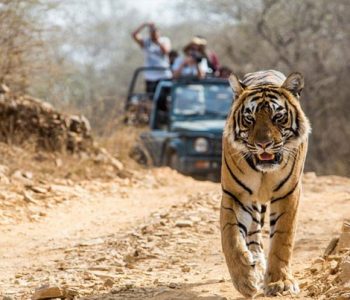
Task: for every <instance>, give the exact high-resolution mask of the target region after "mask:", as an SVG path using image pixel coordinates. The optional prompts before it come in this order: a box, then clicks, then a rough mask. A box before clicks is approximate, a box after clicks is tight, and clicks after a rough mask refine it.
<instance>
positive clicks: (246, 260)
mask: <svg viewBox="0 0 350 300" xmlns="http://www.w3.org/2000/svg"><path fill="white" fill-rule="evenodd" d="M263 269H264V268H262V262H261V261H258V260H257V259H256V257H254V255H253V254H252V253H251V252H250V251H242V252H239V251H237V252H236V259H235V264H234V268H233V269H231V270H230V273H231V277H232V281H233V285H234V286H235V288H236V289H237V290H238V291H239V292H240V293H241V294H242V295H243V296H245V297H253V296H254V295H256V294H257V293H258V292H259V290H261V288H262V283H263V274H264V270H263Z"/></svg>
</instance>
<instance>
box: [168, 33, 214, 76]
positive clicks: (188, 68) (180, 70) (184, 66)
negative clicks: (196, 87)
mask: <svg viewBox="0 0 350 300" xmlns="http://www.w3.org/2000/svg"><path fill="white" fill-rule="evenodd" d="M201 43H202V39H200V38H197V37H194V38H193V39H192V40H191V42H190V43H188V44H187V45H186V46H185V47H184V49H183V52H184V55H183V56H179V57H178V58H176V60H175V62H174V64H173V66H172V71H173V77H174V78H180V77H197V78H199V79H201V78H204V77H205V75H206V73H209V72H210V71H211V70H210V69H209V67H208V61H207V59H206V58H205V57H204V56H203V54H202V53H201V51H200V47H201Z"/></svg>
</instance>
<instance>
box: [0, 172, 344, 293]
mask: <svg viewBox="0 0 350 300" xmlns="http://www.w3.org/2000/svg"><path fill="white" fill-rule="evenodd" d="M304 183H305V184H304V199H303V201H302V203H301V207H300V216H299V229H298V234H297V241H296V245H295V258H294V270H295V271H296V275H297V277H301V275H300V274H301V273H300V272H301V271H302V270H303V269H305V268H306V267H307V266H309V264H310V262H311V261H312V259H314V258H315V257H316V256H318V255H320V254H322V252H323V250H324V248H325V247H326V245H327V244H328V242H329V241H330V239H331V238H332V237H333V236H335V235H337V234H338V233H339V229H340V227H341V223H342V220H343V219H344V218H345V217H348V215H349V201H350V180H349V179H346V178H340V177H316V176H314V175H313V174H308V175H307V176H306V177H305V179H304ZM55 188H56V189H60V191H61V193H63V194H64V195H65V198H64V199H65V200H64V201H62V202H61V203H59V204H55V205H46V206H41V208H40V213H39V216H41V217H39V218H37V219H35V220H34V221H23V222H21V221H18V220H17V221H16V222H15V223H14V224H7V225H2V226H1V227H0V231H1V232H0V234H1V247H0V258H1V264H0V289H1V290H0V291H1V292H2V295H6V296H10V297H12V299H30V295H31V294H32V293H33V291H34V289H35V288H36V287H39V286H41V285H43V284H45V283H50V284H53V285H57V286H60V287H66V288H68V289H70V290H72V292H77V293H78V295H79V298H82V299H100V300H102V299H128V298H136V299H224V298H227V299H241V296H240V295H239V294H238V293H237V292H236V291H235V290H234V288H233V287H232V284H231V283H230V281H229V276H228V272H227V270H226V265H225V263H224V259H223V255H222V253H221V245H220V234H219V229H218V214H219V210H218V208H219V201H220V185H219V184H215V183H211V182H199V181H195V180H193V179H191V178H188V177H185V176H181V175H179V174H177V173H176V172H174V171H171V170H169V169H159V170H153V171H144V172H140V173H138V175H137V176H136V178H135V179H133V180H130V179H120V178H117V179H115V180H112V181H99V180H92V181H86V182H81V183H79V184H78V183H77V184H71V185H69V186H65V185H60V186H59V187H58V186H57V185H56V186H54V185H53V186H51V188H50V189H49V190H51V191H52V190H54V189H55ZM50 197H52V194H47V195H46V196H45V193H44V195H42V201H43V202H44V203H45V201H47V203H51V202H50V201H51V199H50ZM33 206H35V205H34V204H33ZM266 229H267V228H266ZM299 298H300V299H307V297H306V296H305V293H303V294H301V295H300V296H299ZM283 299H288V297H284V298H283Z"/></svg>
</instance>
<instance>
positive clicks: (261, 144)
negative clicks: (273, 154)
mask: <svg viewBox="0 0 350 300" xmlns="http://www.w3.org/2000/svg"><path fill="white" fill-rule="evenodd" d="M255 144H256V145H257V146H258V147H260V148H262V149H266V148H268V147H270V146H272V144H273V141H264V142H258V143H255Z"/></svg>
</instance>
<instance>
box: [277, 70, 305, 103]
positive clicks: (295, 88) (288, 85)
mask: <svg viewBox="0 0 350 300" xmlns="http://www.w3.org/2000/svg"><path fill="white" fill-rule="evenodd" d="M282 87H283V88H285V89H286V90H288V91H290V92H291V93H292V94H293V95H295V96H297V97H299V96H300V93H301V91H302V90H303V88H304V77H303V75H301V74H300V73H299V72H293V73H291V74H290V75H289V76H288V77H287V79H286V80H285V81H284V82H283V84H282Z"/></svg>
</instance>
